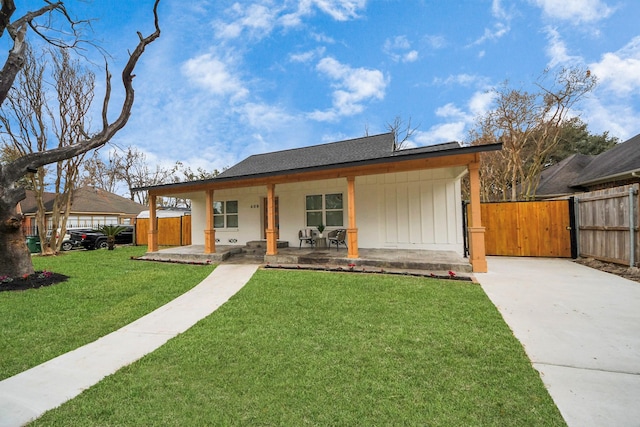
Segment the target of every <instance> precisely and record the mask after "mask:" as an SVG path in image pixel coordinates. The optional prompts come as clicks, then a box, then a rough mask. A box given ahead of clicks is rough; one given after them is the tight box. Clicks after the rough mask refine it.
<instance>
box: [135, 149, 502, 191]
mask: <svg viewBox="0 0 640 427" xmlns="http://www.w3.org/2000/svg"><path fill="white" fill-rule="evenodd" d="M501 149H502V143H501V142H498V143H495V144H485V145H471V146H466V147H460V148H454V149H450V150H439V151H427V152H424V153H413V154H412V153H409V154H403V153H401V152H396V153H394V155H392V156H388V157H380V158H377V159H369V160H358V161H354V162H345V163H332V164H327V165H321V166H314V167H307V168H299V169H287V170H279V171H274V172H264V173H257V174H252V175H241V176H230V177H215V178H210V179H204V180H200V181H185V182H178V183H171V184H160V185H152V186H148V187H136V188H132V189H131V190H132V191H149V190H156V189H169V188H173V189H180V188H181V187H187V186H192V185H194V184H196V185H197V184H211V183H226V182H234V181H244V180H247V179H256V178H270V177H274V176H280V175H291V174H298V173H303V172H317V171H324V170H331V169H340V168H346V167H353V166H368V165H376V164H384V163H394V162H397V161H406V160H420V159H428V158H435V157H445V156H455V155H460V154H475V153H483V152H488V151H499V150H501Z"/></svg>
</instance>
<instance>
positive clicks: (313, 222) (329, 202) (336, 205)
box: [305, 193, 344, 227]
mask: <svg viewBox="0 0 640 427" xmlns="http://www.w3.org/2000/svg"><path fill="white" fill-rule="evenodd" d="M305 213H306V221H307V227H317V226H319V225H320V224H324V226H325V227H342V226H343V217H344V203H343V198H342V193H332V194H313V195H309V196H307V197H306V205H305Z"/></svg>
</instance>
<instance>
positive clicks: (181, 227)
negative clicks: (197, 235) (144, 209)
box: [136, 215, 191, 246]
mask: <svg viewBox="0 0 640 427" xmlns="http://www.w3.org/2000/svg"><path fill="white" fill-rule="evenodd" d="M156 221H158V245H161V246H186V245H190V244H191V216H188V215H187V216H181V217H174V218H156ZM148 232H149V218H138V219H136V245H146V244H147V239H148Z"/></svg>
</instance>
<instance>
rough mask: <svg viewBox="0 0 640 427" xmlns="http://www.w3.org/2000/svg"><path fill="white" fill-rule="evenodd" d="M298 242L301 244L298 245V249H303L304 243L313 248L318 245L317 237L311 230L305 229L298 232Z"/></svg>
mask: <svg viewBox="0 0 640 427" xmlns="http://www.w3.org/2000/svg"><path fill="white" fill-rule="evenodd" d="M298 240H300V244H299V245H298V249H300V248H302V242H305V243H307V244H309V245H311V246H315V244H316V236H315V234H314V232H313V230H311V229H310V228H305V229H304V230H298Z"/></svg>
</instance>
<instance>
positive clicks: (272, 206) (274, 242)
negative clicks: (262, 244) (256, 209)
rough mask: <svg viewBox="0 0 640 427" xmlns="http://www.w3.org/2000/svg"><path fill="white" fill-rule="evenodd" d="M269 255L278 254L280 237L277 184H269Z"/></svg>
mask: <svg viewBox="0 0 640 427" xmlns="http://www.w3.org/2000/svg"><path fill="white" fill-rule="evenodd" d="M265 234H266V235H267V255H277V254H278V237H277V232H276V185H275V184H267V229H266V230H265Z"/></svg>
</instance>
